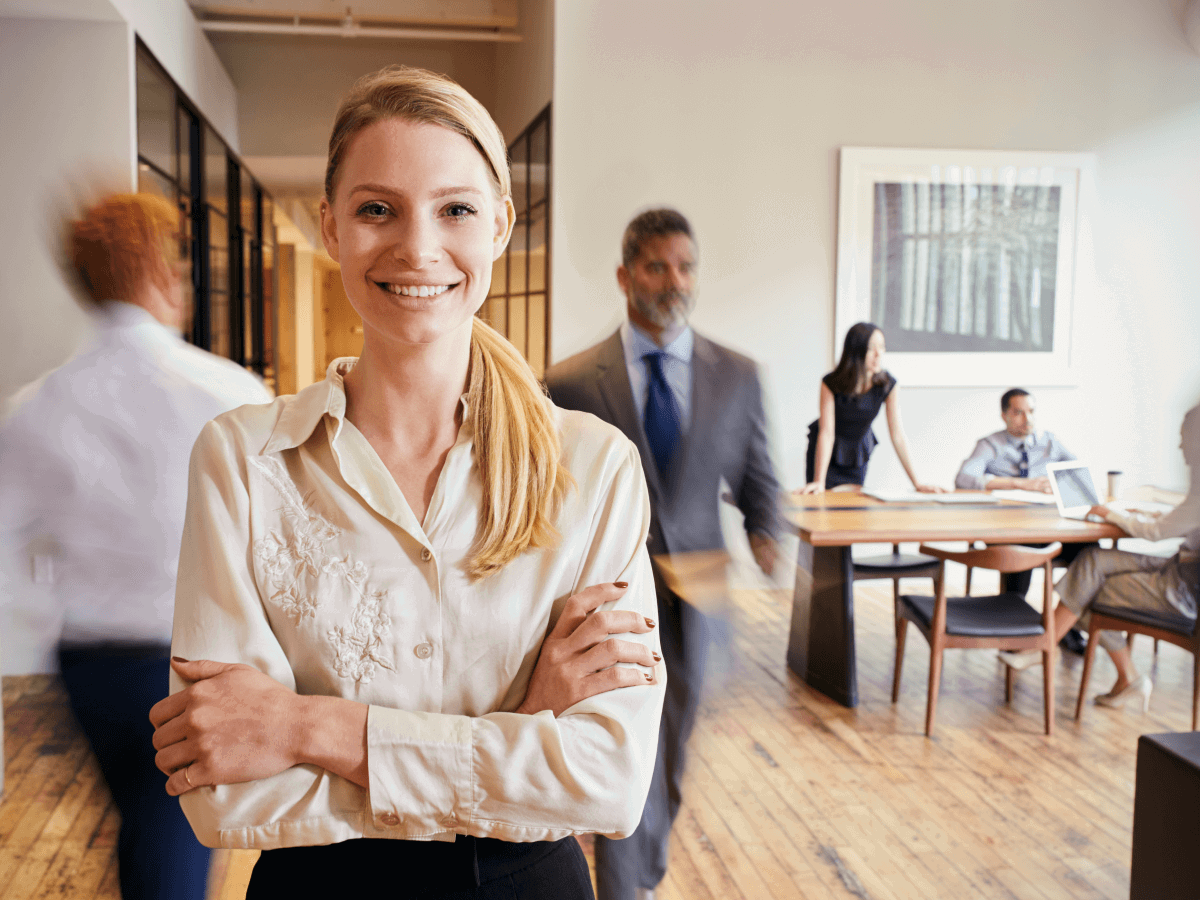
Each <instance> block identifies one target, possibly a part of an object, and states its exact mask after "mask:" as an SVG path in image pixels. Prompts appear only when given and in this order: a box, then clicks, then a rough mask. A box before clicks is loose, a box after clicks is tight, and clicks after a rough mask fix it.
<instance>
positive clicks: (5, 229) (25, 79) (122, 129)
mask: <svg viewBox="0 0 1200 900" xmlns="http://www.w3.org/2000/svg"><path fill="white" fill-rule="evenodd" d="M132 40H133V38H132V35H131V34H130V32H129V29H128V27H127V26H126V25H125V24H123V23H121V22H70V21H51V20H35V19H8V18H6V19H0V122H3V123H4V124H3V128H4V133H5V139H4V145H3V148H4V149H3V157H2V164H0V196H2V197H4V205H5V211H4V215H3V216H0V248H3V250H2V251H0V253H2V256H0V320H2V321H3V322H4V334H3V338H2V339H0V347H2V348H3V353H0V397H3V396H5V395H7V394H10V393H11V392H12V391H13V390H15V389H16V388H17V387H19V386H20V385H22V384H24V383H26V382H28V381H30V380H31V379H33V378H36V377H37V376H39V375H41V374H42V373H43V372H45V371H46V370H47V369H49V368H50V367H52V366H54V365H57V364H58V363H61V362H62V361H63V360H64V359H66V358H67V357H68V356H69V355H70V354H71V352H72V351H73V350H74V349H75V347H76V345H77V344H78V342H79V340H80V339H81V338H82V336H83V335H84V333H85V332H86V327H87V326H86V322H85V318H84V315H83V312H82V310H81V309H80V308H79V306H78V304H77V303H76V302H75V300H74V299H73V297H72V296H71V294H70V293H69V291H68V290H67V287H66V284H65V282H64V280H63V277H62V274H61V270H60V269H59V264H58V262H57V259H56V256H55V252H56V250H55V242H56V239H57V237H58V234H57V229H58V227H59V223H58V222H56V221H55V219H54V217H55V214H56V212H57V210H58V204H59V202H60V201H61V200H62V199H63V198H64V197H67V196H69V195H70V193H71V191H72V190H73V186H72V185H73V183H77V182H78V180H80V179H82V178H84V177H94V176H96V175H98V174H103V176H104V177H105V178H106V179H110V180H111V182H113V183H115V184H117V185H122V186H123V187H124V188H125V189H128V188H129V186H130V185H131V184H132V178H133V165H132V162H133V155H134V150H133V145H132V142H133V128H134V125H133V118H132V117H133V110H132V108H131V107H130V103H129V85H130V82H131V79H132V77H133V74H132V69H131V65H132V56H131V55H130V48H131V46H132ZM64 60H70V61H71V62H70V65H65V64H64V62H63V61H64Z"/></svg>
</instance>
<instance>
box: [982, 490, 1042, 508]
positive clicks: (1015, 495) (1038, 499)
mask: <svg viewBox="0 0 1200 900" xmlns="http://www.w3.org/2000/svg"><path fill="white" fill-rule="evenodd" d="M992 496H993V497H996V498H998V499H1000V500H1019V501H1020V502H1021V503H1040V504H1042V505H1043V506H1053V505H1054V495H1053V494H1043V493H1042V492H1041V491H1021V490H1012V491H992Z"/></svg>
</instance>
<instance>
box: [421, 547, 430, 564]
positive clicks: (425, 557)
mask: <svg viewBox="0 0 1200 900" xmlns="http://www.w3.org/2000/svg"><path fill="white" fill-rule="evenodd" d="M431 559H433V554H432V553H430V552H429V548H428V547H423V548H422V549H421V562H429V561H430V560H431Z"/></svg>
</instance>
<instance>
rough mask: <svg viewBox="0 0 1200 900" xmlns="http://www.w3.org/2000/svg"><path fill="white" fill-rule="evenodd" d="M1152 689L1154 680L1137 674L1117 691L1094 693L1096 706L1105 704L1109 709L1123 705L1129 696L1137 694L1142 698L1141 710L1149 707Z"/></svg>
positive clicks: (1144, 710)
mask: <svg viewBox="0 0 1200 900" xmlns="http://www.w3.org/2000/svg"><path fill="white" fill-rule="evenodd" d="M1153 690H1154V682H1153V681H1151V680H1150V676H1149V675H1139V676H1138V677H1137V678H1135V679H1133V681H1131V682H1129V684H1127V685H1125V687H1123V688H1121V689H1120V690H1119V691H1109V692H1108V693H1107V694H1097V695H1096V705H1097V706H1107V707H1109V708H1110V709H1116V708H1119V707H1122V706H1124V705H1125V701H1127V700H1128V699H1129V698H1130V697H1136V696H1138V695H1139V694H1140V695H1141V698H1142V712H1146V711H1147V710H1149V709H1150V692H1151V691H1153Z"/></svg>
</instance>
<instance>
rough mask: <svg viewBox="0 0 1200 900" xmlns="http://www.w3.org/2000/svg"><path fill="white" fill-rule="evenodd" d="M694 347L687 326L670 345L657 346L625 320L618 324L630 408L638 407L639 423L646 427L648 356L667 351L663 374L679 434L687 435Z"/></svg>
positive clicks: (694, 340) (693, 337)
mask: <svg viewBox="0 0 1200 900" xmlns="http://www.w3.org/2000/svg"><path fill="white" fill-rule="evenodd" d="M695 346H696V335H695V333H694V332H693V331H692V327H691V326H690V325H689V326H687V327H686V328H684V329H683V332H682V333H681V334H680V335H679V337H677V338H675V340H673V341H671V343H669V344H667V346H665V347H659V346H658V344H656V343H654V340H653V339H652V338H651V337H650V335H648V334H646V332H644V331H642V330H641V329H640V328H638V327H637V326H636V325H634V324H633V323H632V322H630V321H629V320H628V319H626V320H625V321H624V322H622V323H621V347H622V349H623V350H624V351H625V368H626V369H627V370H628V372H629V387H630V389H631V390H632V392H633V405H634V406H635V407H636V408H637V417H638V422H639V423H640V424H641V425H643V426H645V421H644V417H645V415H646V399H647V398H648V397H649V396H650V363H649V361H648V360H647V359H646V354H647V353H657V352H658V351H659V350H663V351H666V354H667V355H666V357H665V358H664V359H663V374H664V375H665V376H666V378H667V384H668V385H670V387H671V393H672V394H673V395H674V397H675V406H676V409H678V411H679V431H680V434H687V430H688V426H689V425H690V424H691V421H692V350H693V349H695Z"/></svg>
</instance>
